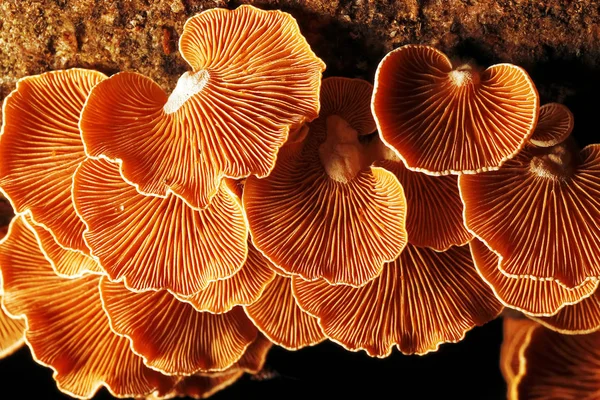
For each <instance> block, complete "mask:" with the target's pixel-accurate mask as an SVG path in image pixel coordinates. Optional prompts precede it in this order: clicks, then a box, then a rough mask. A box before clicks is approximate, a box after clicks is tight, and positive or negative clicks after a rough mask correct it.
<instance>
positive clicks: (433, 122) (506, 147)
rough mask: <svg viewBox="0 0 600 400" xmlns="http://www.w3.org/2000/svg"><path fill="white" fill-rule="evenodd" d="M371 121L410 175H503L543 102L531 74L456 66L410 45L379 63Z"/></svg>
mask: <svg viewBox="0 0 600 400" xmlns="http://www.w3.org/2000/svg"><path fill="white" fill-rule="evenodd" d="M372 109H373V115H374V116H375V120H376V121H377V127H378V130H379V134H380V135H381V137H382V139H383V141H384V142H385V143H386V144H388V145H389V146H390V147H391V148H393V149H394V150H395V151H396V153H397V155H398V157H400V159H402V161H404V163H405V165H406V167H407V168H408V169H410V170H413V171H419V172H424V173H426V174H430V175H448V174H473V173H479V172H482V171H489V170H494V169H498V167H500V166H501V165H502V164H503V163H504V162H505V161H506V160H508V159H510V158H512V157H513V156H515V155H516V154H517V153H518V152H519V151H520V150H521V149H522V148H523V147H524V146H525V144H526V143H527V140H528V139H529V137H530V136H531V134H532V133H533V129H534V128H535V125H536V122H537V118H538V112H539V100H538V93H537V89H536V88H535V86H534V84H533V81H532V80H531V78H530V77H529V75H527V72H525V70H523V69H522V68H520V67H517V66H515V65H512V64H496V65H493V66H491V67H489V68H487V69H485V70H481V69H480V68H479V67H477V66H476V65H474V64H473V63H471V62H467V63H456V64H453V63H452V62H451V61H450V60H449V59H448V57H446V55H444V54H443V53H442V52H440V51H439V50H436V49H435V48H433V47H429V46H422V45H406V46H402V47H400V48H398V49H396V50H393V51H392V52H390V53H389V54H388V55H386V56H385V57H384V58H383V60H381V62H380V64H379V67H378V68H377V73H376V75H375V90H374V92H373V102H372Z"/></svg>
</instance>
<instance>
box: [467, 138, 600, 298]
mask: <svg viewBox="0 0 600 400" xmlns="http://www.w3.org/2000/svg"><path fill="white" fill-rule="evenodd" d="M559 136H560V135H559ZM459 187H460V192H461V197H462V199H463V203H464V205H465V223H466V226H467V228H469V230H470V231H471V232H473V233H474V234H475V235H476V236H477V237H479V238H480V239H481V240H483V241H484V242H485V243H486V244H487V245H488V247H489V248H491V249H492V250H494V251H495V252H496V253H497V254H498V255H500V259H499V261H498V267H499V268H500V269H501V271H502V272H503V273H505V274H507V275H510V276H513V277H532V278H534V279H542V280H556V281H557V282H558V283H559V284H561V285H564V286H565V287H567V288H576V287H578V286H580V285H582V284H585V282H586V281H587V280H590V279H598V278H600V225H599V224H598V221H600V145H590V146H587V147H585V148H584V149H583V150H581V151H578V150H577V149H576V147H575V144H574V141H573V140H572V139H571V138H569V139H567V140H566V141H563V142H561V143H559V144H557V145H554V146H551V147H535V146H527V147H526V148H525V149H523V150H522V151H521V153H519V154H518V155H517V156H516V157H515V158H514V159H512V160H509V161H507V162H506V163H505V164H504V165H503V167H502V168H501V169H500V170H498V171H491V172H486V173H482V174H478V175H476V176H475V175H463V176H461V177H460V178H459Z"/></svg>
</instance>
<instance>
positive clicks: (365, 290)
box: [293, 244, 502, 357]
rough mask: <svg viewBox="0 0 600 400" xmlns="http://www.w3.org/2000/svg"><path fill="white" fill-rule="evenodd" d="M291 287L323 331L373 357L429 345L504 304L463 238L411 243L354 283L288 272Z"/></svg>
mask: <svg viewBox="0 0 600 400" xmlns="http://www.w3.org/2000/svg"><path fill="white" fill-rule="evenodd" d="M293 292H294V296H295V298H296V299H297V301H298V305H299V306H300V307H301V308H302V309H303V310H305V311H306V312H308V313H309V314H311V315H313V316H315V317H318V318H319V324H320V325H321V327H322V328H323V331H324V332H325V334H326V335H327V337H329V338H330V339H332V340H334V341H336V342H338V343H340V344H341V345H342V346H344V347H345V348H346V349H348V350H352V351H357V350H365V351H366V352H367V353H368V354H369V355H371V356H376V357H386V356H388V355H389V354H390V353H391V351H392V347H393V346H394V345H396V347H397V348H398V349H399V350H400V351H401V352H403V353H405V354H413V353H416V354H425V353H428V352H430V351H435V350H437V349H438V347H439V345H440V344H442V343H445V342H458V341H460V340H461V339H462V338H463V337H464V335H465V333H466V332H467V331H468V330H470V329H471V328H473V327H475V326H477V325H482V324H484V323H486V322H488V321H490V320H492V319H493V318H495V317H496V316H497V315H498V314H499V313H500V311H501V310H502V305H501V304H500V303H499V302H498V301H497V300H496V298H495V297H494V294H493V293H492V291H491V290H490V289H489V288H488V287H487V285H486V284H485V283H484V282H483V281H482V280H481V279H480V278H479V276H478V275H477V272H476V271H475V268H474V267H473V261H472V260H471V255H470V253H469V248H468V246H462V247H452V248H450V249H449V250H447V251H445V252H443V253H439V252H435V251H434V250H431V249H427V248H419V247H415V246H413V245H410V244H409V245H407V246H406V248H405V249H404V251H403V252H402V254H400V257H398V258H397V259H396V260H395V261H394V262H391V263H388V264H387V265H386V266H385V268H384V270H383V272H382V273H381V275H380V276H379V277H377V278H376V279H374V280H372V281H371V282H369V283H367V284H366V285H364V286H362V287H360V288H353V287H350V286H344V285H329V284H327V282H325V281H323V280H319V281H314V282H307V281H302V280H301V279H297V278H294V280H293Z"/></svg>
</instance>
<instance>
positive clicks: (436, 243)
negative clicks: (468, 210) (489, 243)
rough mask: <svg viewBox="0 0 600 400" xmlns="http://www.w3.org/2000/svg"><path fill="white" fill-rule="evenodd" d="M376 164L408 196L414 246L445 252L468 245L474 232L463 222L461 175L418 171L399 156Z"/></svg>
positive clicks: (408, 221)
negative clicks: (385, 171)
mask: <svg viewBox="0 0 600 400" xmlns="http://www.w3.org/2000/svg"><path fill="white" fill-rule="evenodd" d="M375 165H377V166H378V167H382V168H385V169H386V170H388V171H390V172H392V173H393V174H394V175H395V176H396V178H398V180H399V181H400V184H401V185H402V188H403V189H404V194H405V196H406V207H407V209H408V213H407V215H406V233H407V234H408V242H409V243H410V244H412V245H414V246H419V247H431V248H432V249H434V250H438V251H445V250H447V249H449V248H450V247H452V246H462V245H465V244H467V243H468V242H469V241H470V240H471V239H472V238H473V235H472V234H471V233H470V232H469V231H468V230H467V228H466V227H465V225H464V223H463V204H462V201H461V200H460V194H459V191H458V178H457V177H456V176H452V175H446V176H431V175H426V174H422V173H419V172H414V171H411V170H409V169H408V168H406V167H405V166H404V163H402V161H400V160H398V159H388V160H382V161H378V162H377V163H376V164H375Z"/></svg>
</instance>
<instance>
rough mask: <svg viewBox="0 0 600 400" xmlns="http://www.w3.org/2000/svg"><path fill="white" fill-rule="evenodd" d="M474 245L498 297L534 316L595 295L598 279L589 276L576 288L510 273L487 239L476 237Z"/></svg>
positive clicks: (475, 258)
mask: <svg viewBox="0 0 600 400" xmlns="http://www.w3.org/2000/svg"><path fill="white" fill-rule="evenodd" d="M470 246H471V254H472V255H473V261H474V262H475V267H476V268H477V271H478V272H479V275H480V276H481V277H482V278H483V279H484V280H485V281H486V282H487V283H488V284H489V285H490V287H491V288H492V290H493V291H494V293H495V294H496V297H497V298H498V300H500V302H502V304H504V305H505V306H506V307H510V308H513V309H516V310H519V311H521V312H523V313H525V314H527V315H530V316H551V315H554V314H556V313H557V312H559V310H562V309H563V307H565V306H568V305H571V304H576V303H579V302H581V301H582V300H583V299H585V298H587V297H589V296H591V295H592V294H593V293H594V292H595V291H596V288H597V287H598V281H597V280H588V281H586V282H585V283H584V284H583V285H580V286H578V287H576V288H574V289H567V288H565V287H564V286H562V285H559V284H558V283H557V282H554V281H550V280H540V279H533V278H531V277H527V276H525V277H521V278H514V277H510V276H506V275H504V274H503V273H502V272H501V271H500V269H499V268H498V255H496V253H494V252H493V251H491V250H490V249H488V248H487V247H486V245H485V244H484V243H483V242H481V241H479V240H477V239H473V241H471V243H470ZM584 301H585V300H584ZM599 318H600V314H599ZM599 322H600V321H599Z"/></svg>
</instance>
